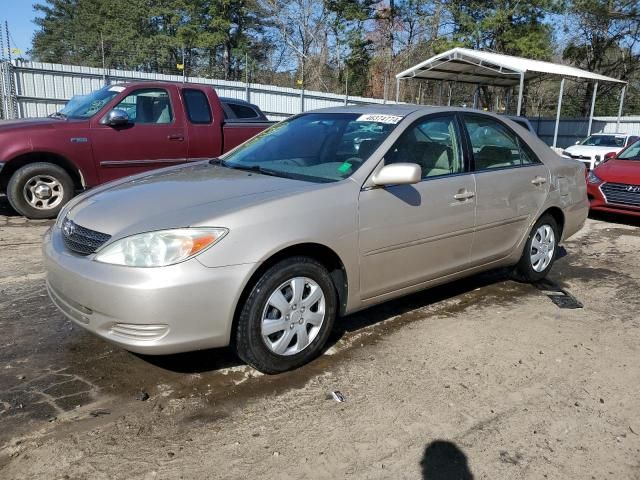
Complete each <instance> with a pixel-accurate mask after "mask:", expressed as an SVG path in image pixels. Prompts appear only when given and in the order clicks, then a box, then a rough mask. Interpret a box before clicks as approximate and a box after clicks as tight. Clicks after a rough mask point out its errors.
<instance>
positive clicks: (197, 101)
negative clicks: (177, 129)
mask: <svg viewBox="0 0 640 480" xmlns="http://www.w3.org/2000/svg"><path fill="white" fill-rule="evenodd" d="M182 96H183V97H184V106H185V108H186V109H187V117H189V121H190V122H191V123H195V124H206V123H211V109H210V108H209V100H208V99H207V96H206V95H205V94H204V92H202V91H200V90H192V89H186V88H185V89H184V90H182Z"/></svg>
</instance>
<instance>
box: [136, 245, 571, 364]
mask: <svg viewBox="0 0 640 480" xmlns="http://www.w3.org/2000/svg"><path fill="white" fill-rule="evenodd" d="M564 254H566V252H565V253H563V254H562V255H564ZM531 293H535V291H534V290H533V289H531V287H530V286H528V285H525V284H520V283H517V282H513V281H511V280H510V275H509V272H508V271H507V270H496V271H491V272H487V273H483V274H480V275H476V276H473V277H469V278H467V279H463V280H459V281H456V282H453V283H449V284H446V285H441V286H438V287H434V288H431V289H428V290H424V291H421V292H417V293H414V294H411V295H407V296H404V297H401V298H398V299H396V300H391V301H388V302H385V303H383V304H381V305H378V306H375V307H371V308H368V309H366V310H363V311H361V312H357V313H355V314H353V315H348V316H346V317H343V318H339V319H338V320H337V321H336V326H335V328H334V332H333V334H332V335H331V337H330V338H329V341H328V342H327V345H326V349H329V348H331V347H332V346H334V345H336V344H337V343H338V342H339V341H340V340H341V339H342V338H343V337H345V336H348V335H350V334H352V333H355V332H357V331H359V330H362V329H364V328H367V327H371V326H373V325H376V324H378V323H380V322H383V321H385V320H388V319H390V318H397V317H400V320H401V321H400V322H394V326H395V325H396V324H397V325H398V327H399V326H400V324H402V323H404V321H411V320H415V319H418V318H422V316H423V315H424V313H422V312H420V310H422V309H424V308H426V307H429V306H432V305H434V304H437V303H439V302H443V301H445V300H448V299H451V298H454V297H458V296H461V297H462V298H461V301H460V302H457V303H456V304H455V305H451V306H443V309H442V310H441V311H439V312H438V313H440V314H443V313H444V314H454V313H458V312H460V311H462V310H464V309H465V308H467V307H468V306H471V305H476V304H478V303H494V304H495V303H509V302H512V301H515V299H517V298H518V296H521V295H524V294H531ZM138 357H139V358H141V359H143V360H144V361H146V362H148V363H150V364H153V365H155V366H157V367H159V368H162V369H165V370H169V371H172V372H180V373H205V372H212V371H215V370H219V369H223V368H229V367H235V366H239V365H243V362H242V360H240V359H239V358H238V357H237V355H235V353H234V352H233V349H231V348H223V349H210V350H201V351H197V352H188V353H180V354H175V355H163V356H148V355H138Z"/></svg>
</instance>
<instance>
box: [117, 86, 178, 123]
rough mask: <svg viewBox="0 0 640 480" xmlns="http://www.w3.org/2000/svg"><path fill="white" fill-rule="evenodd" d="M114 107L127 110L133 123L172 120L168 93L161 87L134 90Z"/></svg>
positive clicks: (169, 121)
mask: <svg viewBox="0 0 640 480" xmlns="http://www.w3.org/2000/svg"><path fill="white" fill-rule="evenodd" d="M115 108H118V109H120V110H124V111H125V112H127V114H128V115H129V120H130V121H131V122H133V123H140V124H149V123H150V124H167V123H171V122H172V121H173V112H172V111H171V101H170V99H169V94H168V93H167V91H166V90H163V89H161V88H144V89H140V90H135V91H134V92H132V93H131V94H129V95H127V96H126V97H125V98H124V99H123V100H122V101H121V102H120V103H118V105H116V107H115Z"/></svg>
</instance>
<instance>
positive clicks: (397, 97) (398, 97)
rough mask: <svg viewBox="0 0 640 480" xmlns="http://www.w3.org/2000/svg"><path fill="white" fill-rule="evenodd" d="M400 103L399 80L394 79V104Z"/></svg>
mask: <svg viewBox="0 0 640 480" xmlns="http://www.w3.org/2000/svg"><path fill="white" fill-rule="evenodd" d="M399 101H400V79H399V78H396V103H398V102H399Z"/></svg>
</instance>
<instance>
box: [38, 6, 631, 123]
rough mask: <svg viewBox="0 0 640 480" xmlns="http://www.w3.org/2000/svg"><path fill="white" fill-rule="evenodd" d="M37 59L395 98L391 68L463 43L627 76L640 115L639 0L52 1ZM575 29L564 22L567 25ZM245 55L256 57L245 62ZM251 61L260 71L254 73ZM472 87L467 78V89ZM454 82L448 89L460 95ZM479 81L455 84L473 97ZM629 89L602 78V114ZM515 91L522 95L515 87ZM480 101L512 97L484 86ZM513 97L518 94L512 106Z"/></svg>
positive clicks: (583, 107)
mask: <svg viewBox="0 0 640 480" xmlns="http://www.w3.org/2000/svg"><path fill="white" fill-rule="evenodd" d="M40 2H41V3H39V4H37V5H36V6H35V8H36V10H37V11H38V12H39V14H40V15H39V16H38V17H36V19H35V22H36V24H37V25H38V27H39V29H38V31H37V32H36V34H35V35H34V39H33V49H32V51H31V52H30V53H31V55H32V57H33V58H34V59H36V60H40V61H45V62H55V63H70V64H77V65H89V66H96V67H101V66H102V65H103V62H104V65H105V66H106V67H107V68H119V69H132V70H140V71H149V72H160V73H171V74H179V73H180V71H179V70H178V69H177V68H176V65H177V64H181V63H183V61H184V63H185V64H186V73H187V75H189V76H206V77H216V78H225V79H239V80H243V79H244V78H245V76H247V75H250V77H251V79H252V81H258V82H263V83H271V84H276V85H284V86H295V87H298V88H299V87H300V84H298V83H297V80H299V79H300V78H302V67H303V64H304V88H308V89H317V90H326V91H334V92H339V93H342V92H344V91H345V87H346V86H347V85H348V90H349V94H350V95H373V96H379V95H382V94H383V92H385V91H386V92H388V95H389V96H390V97H391V96H393V94H390V93H389V92H393V90H394V88H393V85H392V83H393V81H394V80H393V76H394V75H395V74H396V73H397V72H399V71H402V70H404V69H406V68H408V67H410V66H412V65H415V64H416V63H418V62H420V61H423V60H425V59H426V58H428V57H430V56H432V55H434V54H436V53H440V52H442V51H444V50H447V49H449V48H453V47H456V46H464V47H469V48H476V49H485V50H490V51H494V52H499V53H505V54H509V55H516V56H522V57H527V58H534V59H543V60H555V61H561V62H563V63H568V64H571V65H575V66H577V67H579V68H584V69H587V70H590V71H594V72H598V73H602V74H604V75H608V76H613V77H617V78H621V79H623V80H626V81H628V82H629V88H628V92H627V108H625V112H636V113H637V112H639V111H640V47H639V46H640V13H639V12H640V4H639V3H638V2H637V0H635V1H634V0H533V1H523V0H494V1H492V0H386V1H380V0H322V1H320V0H287V1H285V0H109V1H108V2H107V1H105V0H40ZM563 27H564V31H563V30H562V29H563ZM245 58H247V59H248V60H249V65H246V61H245ZM248 70H249V71H248ZM467 87H468V88H467ZM448 88H449V86H444V91H445V92H446V91H448ZM474 88H475V86H472V85H469V86H464V85H457V86H454V87H453V90H452V91H453V93H452V102H453V103H454V104H460V103H466V104H470V103H471V102H472V98H473V92H474ZM442 91H443V89H440V88H438V86H436V85H431V84H427V83H424V82H423V84H420V83H419V82H406V83H403V86H402V89H401V99H404V100H405V101H419V102H423V101H424V102H434V101H438V100H439V99H441V98H442ZM619 91H620V88H619V86H616V85H611V84H605V83H601V84H600V86H599V90H598V94H599V99H598V103H597V107H596V114H600V115H605V114H606V115H613V114H616V113H617V106H618V96H619ZM591 94H592V85H591V84H589V83H585V82H582V83H580V82H567V86H566V95H565V102H564V105H563V115H586V114H587V113H588V110H589V107H590V100H591ZM556 97H557V82H556V81H551V80H542V82H540V81H536V82H530V84H527V86H526V91H525V100H526V104H525V108H526V109H527V110H526V111H528V112H530V113H531V114H543V115H549V114H554V113H555V111H554V109H555V107H554V106H555V101H556ZM511 98H513V95H511ZM480 100H481V104H482V105H485V106H492V108H493V106H495V105H496V104H498V105H502V106H504V105H505V103H506V100H507V95H506V92H505V91H502V90H501V89H495V88H487V87H483V88H482V91H481V94H480ZM512 104H513V101H512V102H511V106H513V105H512Z"/></svg>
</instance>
